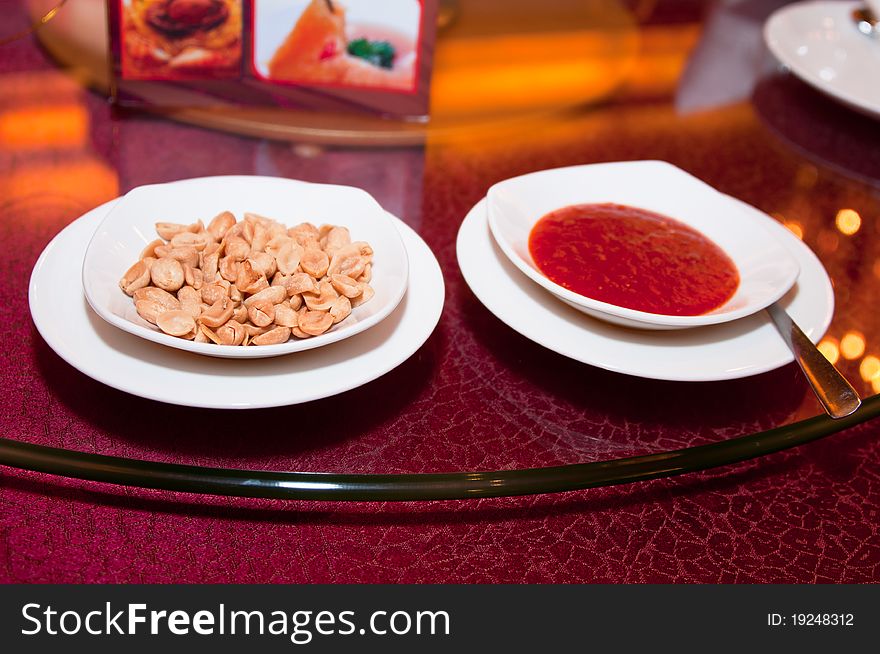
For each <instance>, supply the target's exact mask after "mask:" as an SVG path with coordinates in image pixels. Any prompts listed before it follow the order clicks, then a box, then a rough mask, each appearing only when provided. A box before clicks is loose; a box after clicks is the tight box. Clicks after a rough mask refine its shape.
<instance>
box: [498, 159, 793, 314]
mask: <svg viewBox="0 0 880 654" xmlns="http://www.w3.org/2000/svg"><path fill="white" fill-rule="evenodd" d="M487 201H488V205H487V211H488V214H489V226H490V227H491V229H492V235H493V236H494V237H495V240H496V241H497V242H498V245H499V246H500V247H501V250H502V252H504V254H506V255H507V256H508V258H509V259H510V260H511V261H512V262H513V264H514V265H515V266H516V267H517V268H519V269H520V271H522V272H523V273H524V274H525V275H526V276H527V277H529V279H531V280H532V281H534V282H536V283H538V284H540V285H541V286H542V287H544V288H545V289H547V290H548V291H550V292H551V293H553V294H554V295H556V296H557V297H559V298H560V299H561V300H563V301H564V302H567V303H568V304H570V305H571V306H573V307H574V308H575V309H578V310H580V311H583V312H585V313H588V314H590V315H592V316H593V317H596V318H600V319H602V320H608V321H610V322H613V323H617V324H621V325H626V326H628V327H638V328H642V329H683V328H688V327H701V326H704V325H714V324H718V323H722V322H728V321H731V320H737V319H739V318H742V317H744V316H748V315H750V314H753V313H755V312H756V311H760V310H761V309H764V308H765V307H767V306H769V305H770V304H772V303H774V302H776V300H778V299H779V298H781V297H782V296H783V295H785V293H786V292H787V291H788V290H789V289H790V288H791V286H792V284H794V282H795V280H796V279H797V276H798V272H799V266H798V262H797V260H796V259H795V258H794V257H793V256H792V255H791V254H789V252H788V251H787V250H786V249H785V248H784V247H783V246H782V244H781V243H780V241H779V239H778V238H776V237H774V236H773V234H772V233H771V232H770V231H768V229H767V227H768V224H772V223H774V221H773V219H772V218H770V217H769V216H765V215H764V214H762V213H760V212H758V211H755V210H751V211H745V210H743V208H742V206H741V204H740V203H739V202H737V201H736V200H733V199H732V198H730V197H728V196H726V195H724V194H723V193H719V192H718V191H716V190H715V189H714V188H712V187H711V186H709V185H708V184H706V183H704V182H702V181H700V180H699V179H697V178H696V177H694V176H693V175H689V174H688V173H686V172H684V171H683V170H681V169H680V168H676V167H675V166H673V165H672V164H669V163H666V162H663V161H624V162H615V163H605V164H590V165H586V166H570V167H568V168H555V169H552V170H542V171H540V172H536V173H530V174H528V175H522V176H520V177H514V178H512V179H508V180H505V181H503V182H499V183H498V184H495V185H494V186H493V187H492V188H490V189H489V193H488V195H487ZM602 202H612V203H615V204H623V205H628V206H632V207H638V208H640V209H647V210H649V211H654V212H657V213H660V214H663V215H665V216H669V217H670V218H674V219H675V220H678V221H680V222H682V223H684V224H685V225H688V226H690V227H692V228H694V229H696V230H697V231H699V232H700V233H702V234H703V235H704V236H706V237H708V238H709V239H711V240H712V241H713V242H714V243H715V244H716V245H718V246H719V247H720V248H721V249H722V250H724V251H725V252H726V253H727V255H728V256H729V257H730V258H731V259H732V260H733V262H734V264H736V267H737V269H738V271H739V276H740V283H739V287H738V288H737V289H736V292H735V293H734V294H733V296H732V297H731V298H730V299H729V300H728V301H727V302H725V303H724V304H722V305H721V306H720V307H718V308H716V309H713V310H712V311H710V312H709V313H705V314H701V315H698V316H670V315H662V314H657V313H649V312H646V311H637V310H635V309H627V308H625V307H621V306H617V305H614V304H608V303H607V302H600V301H599V300H594V299H592V298H589V297H586V296H584V295H581V294H579V293H575V292H574V291H570V290H569V289H567V288H564V287H562V286H560V285H559V284H556V283H555V282H553V281H551V280H550V279H548V278H547V277H545V276H544V275H543V274H542V273H541V272H540V271H539V270H538V268H537V266H536V265H535V262H534V260H533V259H532V256H531V254H530V253H529V243H528V241H529V234H530V233H531V231H532V227H534V226H535V223H537V222H538V220H540V219H541V218H542V217H543V216H545V215H546V214H548V213H550V212H551V211H554V210H556V209H561V208H562V207H567V206H570V205H573V204H582V203H602Z"/></svg>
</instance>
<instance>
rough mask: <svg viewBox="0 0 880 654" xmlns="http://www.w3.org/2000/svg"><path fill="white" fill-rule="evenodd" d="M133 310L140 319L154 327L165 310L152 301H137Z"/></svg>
mask: <svg viewBox="0 0 880 654" xmlns="http://www.w3.org/2000/svg"><path fill="white" fill-rule="evenodd" d="M134 308H135V310H136V311H137V312H138V315H139V316H140V317H141V318H143V319H144V320H146V321H147V322H151V323H153V324H154V325H155V324H156V321H157V320H158V319H159V316H160V315H162V314H163V313H165V311H166V310H167V309H165V307H163V306H162V305H161V304H159V303H158V302H153V301H152V300H137V301H136V302H135V303H134Z"/></svg>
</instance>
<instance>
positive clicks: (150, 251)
mask: <svg viewBox="0 0 880 654" xmlns="http://www.w3.org/2000/svg"><path fill="white" fill-rule="evenodd" d="M163 245H165V241H163V240H161V239H158V238H157V239H156V240H155V241H150V242H149V243H147V245H146V246H145V247H144V249H143V250H141V256H140V258H141V259H145V258H147V257H153V258H154V259H157V258H158V257H157V256H156V248H157V247H162V246H163Z"/></svg>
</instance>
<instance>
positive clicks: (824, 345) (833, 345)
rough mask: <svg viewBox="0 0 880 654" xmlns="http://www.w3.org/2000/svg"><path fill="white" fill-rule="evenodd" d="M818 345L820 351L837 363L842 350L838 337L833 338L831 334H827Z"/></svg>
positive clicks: (833, 362)
mask: <svg viewBox="0 0 880 654" xmlns="http://www.w3.org/2000/svg"><path fill="white" fill-rule="evenodd" d="M816 347H818V348H819V351H820V352H821V353H822V354H823V355H824V356H825V358H826V359H828V360H829V361H830V362H831V363H832V364H835V363H837V360H838V359H839V358H840V350H839V349H838V347H837V339H836V338H831V337H830V336H827V337H825V338H823V339H822V340H821V341H819V345H817V346H816Z"/></svg>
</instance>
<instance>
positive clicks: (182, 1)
mask: <svg viewBox="0 0 880 654" xmlns="http://www.w3.org/2000/svg"><path fill="white" fill-rule="evenodd" d="M241 13H242V12H241V0H123V7H122V12H121V21H122V24H121V26H120V28H121V35H122V38H121V50H122V52H121V61H122V77H123V79H156V80H166V79H216V78H228V77H238V76H239V75H240V71H241V41H242V38H241V36H242V22H241Z"/></svg>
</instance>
